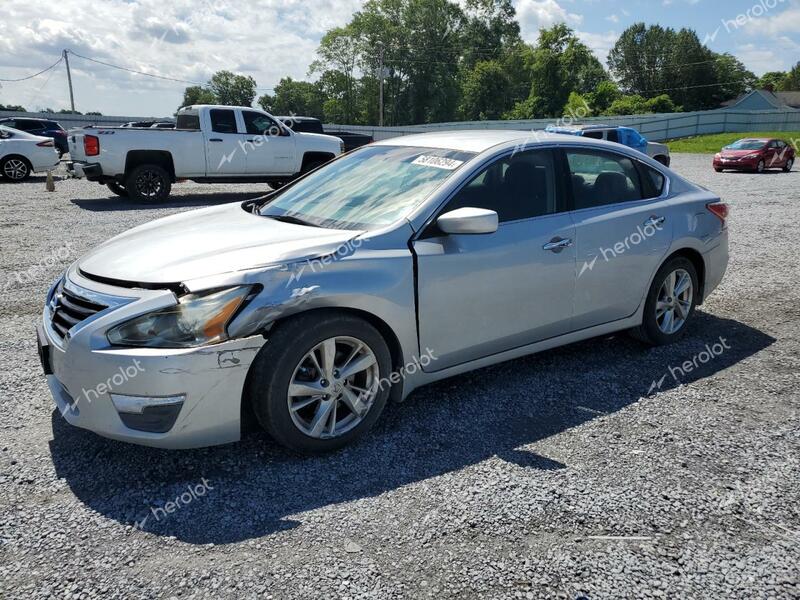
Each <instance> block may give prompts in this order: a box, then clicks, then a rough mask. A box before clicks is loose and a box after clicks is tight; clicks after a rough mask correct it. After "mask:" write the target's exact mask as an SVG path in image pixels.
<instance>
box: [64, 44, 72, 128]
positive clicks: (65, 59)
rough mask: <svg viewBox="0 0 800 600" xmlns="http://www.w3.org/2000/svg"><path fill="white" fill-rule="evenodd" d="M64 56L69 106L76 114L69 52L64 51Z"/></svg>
mask: <svg viewBox="0 0 800 600" xmlns="http://www.w3.org/2000/svg"><path fill="white" fill-rule="evenodd" d="M62 56H63V57H64V63H65V64H66V65H67V81H68V82H69V104H70V106H71V107H72V112H73V113H74V112H75V94H74V93H73V92H72V73H70V71H69V50H64V52H63V54H62Z"/></svg>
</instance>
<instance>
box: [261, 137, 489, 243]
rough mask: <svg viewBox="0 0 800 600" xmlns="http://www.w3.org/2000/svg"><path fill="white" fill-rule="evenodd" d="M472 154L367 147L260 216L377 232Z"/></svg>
mask: <svg viewBox="0 0 800 600" xmlns="http://www.w3.org/2000/svg"><path fill="white" fill-rule="evenodd" d="M474 156H475V154H474V153H472V152H459V151H455V150H443V149H438V148H416V147H409V146H368V147H365V148H362V149H360V150H356V151H354V152H353V153H352V154H348V155H346V156H344V157H343V158H340V159H339V160H336V161H334V162H332V163H330V164H328V165H325V166H324V167H322V168H320V169H319V170H318V171H315V172H314V173H312V174H311V175H309V176H308V177H306V178H305V179H303V180H302V181H300V182H298V183H296V184H295V185H293V186H291V187H289V188H287V189H286V190H285V191H281V192H277V193H276V194H275V195H274V196H273V197H272V198H271V199H270V201H269V203H268V204H266V205H265V206H264V207H263V208H262V209H261V210H260V211H259V212H260V214H261V215H263V216H265V217H274V218H287V217H288V218H291V219H295V220H299V221H304V222H307V223H310V224H312V225H317V226H319V227H326V228H331V229H376V228H378V227H382V226H385V225H389V224H391V223H393V222H395V221H397V220H398V219H400V218H402V217H404V216H406V215H407V214H409V213H410V212H411V211H412V210H413V209H414V208H415V207H416V206H417V205H418V204H419V203H420V202H422V201H423V200H425V198H427V197H428V196H429V195H430V194H431V192H433V191H434V190H435V189H436V188H438V187H439V186H440V185H442V183H444V181H445V180H446V179H447V178H448V177H450V176H451V175H452V174H453V173H454V172H455V171H456V170H458V168H459V167H461V166H462V165H463V164H464V163H465V162H467V161H468V160H469V159H471V158H472V157H474Z"/></svg>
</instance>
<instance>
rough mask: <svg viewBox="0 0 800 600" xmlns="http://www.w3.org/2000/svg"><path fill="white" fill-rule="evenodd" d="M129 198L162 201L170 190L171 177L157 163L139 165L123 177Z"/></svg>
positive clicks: (150, 201)
mask: <svg viewBox="0 0 800 600" xmlns="http://www.w3.org/2000/svg"><path fill="white" fill-rule="evenodd" d="M125 189H126V190H127V191H128V195H129V196H130V198H131V200H136V201H138V202H146V203H158V202H164V201H165V200H166V199H167V198H169V193H170V191H171V190H172V178H171V177H170V175H169V173H167V170H166V169H165V168H163V167H161V166H159V165H139V166H138V167H134V168H133V170H132V171H131V172H130V173H129V174H128V176H127V177H126V178H125Z"/></svg>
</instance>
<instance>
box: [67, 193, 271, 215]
mask: <svg viewBox="0 0 800 600" xmlns="http://www.w3.org/2000/svg"><path fill="white" fill-rule="evenodd" d="M267 193H269V190H264V191H262V192H217V193H215V194H208V193H200V194H181V195H180V196H170V197H169V199H168V200H167V201H166V202H159V203H158V204H148V203H144V202H135V201H133V200H129V199H128V198H120V197H119V196H115V195H113V194H111V195H109V196H108V197H107V198H85V199H82V198H74V199H72V200H70V202H72V203H73V204H75V205H76V206H78V207H80V208H82V209H84V210H91V211H94V212H106V211H120V210H154V209H159V208H192V207H200V206H211V205H214V204H226V203H228V202H244V201H245V200H252V199H254V198H260V197H261V196H264V195H265V194H267Z"/></svg>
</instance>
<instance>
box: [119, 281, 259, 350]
mask: <svg viewBox="0 0 800 600" xmlns="http://www.w3.org/2000/svg"><path fill="white" fill-rule="evenodd" d="M251 291H252V288H251V287H250V286H241V287H234V288H227V289H224V290H214V291H212V292H205V293H202V294H189V295H187V296H184V297H182V298H181V299H180V301H179V302H178V304H177V305H175V306H170V307H168V308H162V309H160V310H157V311H154V312H151V313H147V314H145V315H141V316H139V317H136V318H134V319H131V320H130V321H126V322H125V323H123V324H121V325H117V326H116V327H114V328H112V329H110V330H109V331H108V333H107V334H106V336H107V337H108V341H109V342H111V344H112V345H114V346H141V347H148V348H194V347H196V346H205V345H208V344H218V343H220V342H224V341H225V340H227V339H228V332H227V326H228V323H229V322H230V320H231V319H232V318H233V316H234V315H235V314H236V312H237V311H238V310H239V308H240V307H241V306H242V304H243V303H244V301H245V299H246V298H247V297H248V295H249V294H250V292H251Z"/></svg>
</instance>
